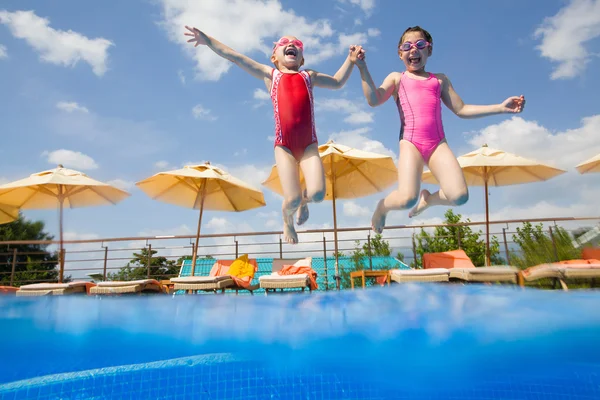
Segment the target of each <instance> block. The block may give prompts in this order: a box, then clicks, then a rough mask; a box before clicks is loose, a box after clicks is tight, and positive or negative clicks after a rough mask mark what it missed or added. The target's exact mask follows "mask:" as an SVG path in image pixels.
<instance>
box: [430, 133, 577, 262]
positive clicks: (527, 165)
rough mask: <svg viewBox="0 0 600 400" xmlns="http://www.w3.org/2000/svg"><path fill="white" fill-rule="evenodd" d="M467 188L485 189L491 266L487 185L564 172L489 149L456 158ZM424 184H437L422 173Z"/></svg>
mask: <svg viewBox="0 0 600 400" xmlns="http://www.w3.org/2000/svg"><path fill="white" fill-rule="evenodd" d="M457 160H458V163H459V164H460V167H461V168H462V170H463V173H464V175H465V179H466V181H467V185H468V186H484V190H485V230H486V232H485V240H486V242H485V243H486V247H485V260H486V264H487V265H489V264H490V214H489V204H488V200H489V199H488V186H509V185H517V184H522V183H531V182H539V181H546V180H548V179H551V178H553V177H555V176H558V175H560V174H563V173H565V172H567V171H563V170H562V169H558V168H555V167H552V166H549V165H545V164H542V163H539V162H537V161H534V160H529V159H527V158H524V157H521V156H518V155H515V154H511V153H506V152H504V151H502V150H497V149H494V148H491V147H488V146H487V144H484V145H483V146H482V147H481V148H479V149H477V150H475V151H472V152H470V153H467V154H465V155H463V156H460V157H458V158H457ZM421 178H422V180H423V182H425V183H433V184H437V183H438V182H437V180H436V179H435V177H434V176H433V174H432V173H431V171H425V172H423V175H422V176H421Z"/></svg>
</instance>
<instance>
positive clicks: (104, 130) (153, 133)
mask: <svg viewBox="0 0 600 400" xmlns="http://www.w3.org/2000/svg"><path fill="white" fill-rule="evenodd" d="M48 126H49V127H50V128H51V130H52V131H53V133H54V134H55V135H58V136H61V137H63V138H65V137H67V138H69V139H66V140H85V141H88V142H91V143H93V144H94V146H95V147H96V148H109V149H110V150H111V151H112V152H113V156H114V155H115V154H118V155H123V156H125V157H127V158H128V159H132V158H139V157H147V156H149V155H154V154H156V153H161V154H163V153H164V151H165V150H166V149H170V148H173V147H175V146H176V145H177V143H178V142H177V138H174V137H173V136H172V135H169V134H167V133H165V132H163V131H161V130H159V129H158V128H157V127H156V126H155V124H154V123H153V122H152V121H135V120H130V119H125V118H115V117H104V116H100V115H98V114H96V113H94V112H92V111H90V112H87V113H86V112H70V113H68V112H62V113H57V114H56V115H53V116H52V117H51V118H50V120H49V121H48ZM60 140H65V139H60ZM131 148H135V152H134V153H132V152H131Z"/></svg>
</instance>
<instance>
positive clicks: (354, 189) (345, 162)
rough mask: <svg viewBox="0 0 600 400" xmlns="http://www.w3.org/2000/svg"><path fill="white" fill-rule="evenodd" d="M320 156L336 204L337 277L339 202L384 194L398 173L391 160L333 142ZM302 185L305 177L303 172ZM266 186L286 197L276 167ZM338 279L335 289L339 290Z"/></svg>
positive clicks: (330, 197)
mask: <svg viewBox="0 0 600 400" xmlns="http://www.w3.org/2000/svg"><path fill="white" fill-rule="evenodd" d="M319 155H320V157H321V160H322V162H323V167H324V169H325V180H326V186H327V192H326V193H325V200H332V201H333V235H334V246H335V274H336V276H338V275H339V274H338V272H339V271H338V240H337V215H336V207H335V201H336V199H355V198H359V197H364V196H369V195H371V194H374V193H377V192H381V191H382V190H385V189H386V188H388V187H389V186H390V185H392V184H394V183H396V182H398V170H397V169H396V165H395V164H394V160H392V157H390V156H385V155H382V154H377V153H371V152H368V151H363V150H358V149H354V148H351V147H348V146H345V145H343V144H339V143H334V142H333V141H332V140H330V141H328V142H327V143H325V144H323V145H321V146H319ZM300 183H301V184H304V176H303V175H302V172H300ZM263 185H264V186H266V187H268V188H269V189H271V190H272V191H274V192H276V193H278V194H280V195H283V190H282V188H281V183H280V182H279V174H278V173H277V166H276V165H274V166H273V168H271V174H270V175H269V177H268V178H267V179H266V180H265V181H264V182H263ZM339 284H340V283H339V279H338V280H336V286H337V288H338V289H339Z"/></svg>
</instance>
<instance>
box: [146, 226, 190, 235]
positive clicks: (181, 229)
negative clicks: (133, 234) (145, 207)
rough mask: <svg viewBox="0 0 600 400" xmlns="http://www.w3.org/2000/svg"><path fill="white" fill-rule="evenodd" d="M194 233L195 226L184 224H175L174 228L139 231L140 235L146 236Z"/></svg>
mask: <svg viewBox="0 0 600 400" xmlns="http://www.w3.org/2000/svg"><path fill="white" fill-rule="evenodd" d="M192 234H196V226H194V228H193V229H192V228H190V227H189V226H187V225H186V224H183V225H179V226H176V227H174V228H168V229H148V230H143V231H141V232H139V235H140V236H143V237H148V236H183V235H192Z"/></svg>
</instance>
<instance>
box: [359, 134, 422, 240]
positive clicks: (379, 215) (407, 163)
mask: <svg viewBox="0 0 600 400" xmlns="http://www.w3.org/2000/svg"><path fill="white" fill-rule="evenodd" d="M424 165H425V163H424V162H423V157H422V156H421V153H420V152H419V150H417V148H416V147H415V146H414V145H413V144H412V143H410V142H409V141H406V140H400V156H399V159H398V189H396V190H394V191H393V192H392V193H390V194H389V195H387V197H386V198H385V199H383V200H381V201H379V203H378V204H377V208H376V209H375V213H374V214H373V217H372V218H371V227H372V228H373V230H374V231H375V232H376V233H381V232H382V231H383V228H384V226H385V218H386V217H387V213H388V212H389V211H391V210H404V209H407V208H411V207H413V206H414V205H415V204H416V203H417V199H418V197H417V195H418V193H419V188H420V187H421V174H422V173H423V166H424Z"/></svg>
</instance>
